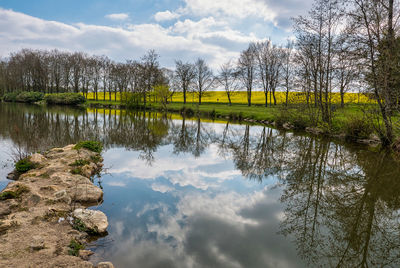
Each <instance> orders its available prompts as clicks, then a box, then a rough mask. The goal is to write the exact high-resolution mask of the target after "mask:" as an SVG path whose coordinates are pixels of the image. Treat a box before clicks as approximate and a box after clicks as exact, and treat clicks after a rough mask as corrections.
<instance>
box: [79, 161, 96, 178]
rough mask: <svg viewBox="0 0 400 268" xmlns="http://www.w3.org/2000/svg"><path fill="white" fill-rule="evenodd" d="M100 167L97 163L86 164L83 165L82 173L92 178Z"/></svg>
mask: <svg viewBox="0 0 400 268" xmlns="http://www.w3.org/2000/svg"><path fill="white" fill-rule="evenodd" d="M97 170H98V167H97V165H96V164H95V163H90V164H89V165H84V166H83V167H82V175H83V176H85V177H87V178H90V177H92V176H93V175H95V174H96V172H97Z"/></svg>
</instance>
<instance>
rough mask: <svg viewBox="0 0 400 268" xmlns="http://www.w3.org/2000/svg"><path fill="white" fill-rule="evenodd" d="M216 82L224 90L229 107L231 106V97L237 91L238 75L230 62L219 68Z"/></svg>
mask: <svg viewBox="0 0 400 268" xmlns="http://www.w3.org/2000/svg"><path fill="white" fill-rule="evenodd" d="M219 69H220V71H219V76H218V82H219V84H220V85H222V86H223V87H224V89H225V93H226V96H227V97H228V101H229V105H232V95H233V94H234V93H235V92H236V91H237V90H238V89H239V81H238V80H239V79H238V76H239V73H238V72H237V70H236V69H235V67H234V65H233V63H232V61H228V62H226V63H225V64H222V65H221V66H220V68H219Z"/></svg>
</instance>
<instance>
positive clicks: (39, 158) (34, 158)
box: [30, 153, 46, 165]
mask: <svg viewBox="0 0 400 268" xmlns="http://www.w3.org/2000/svg"><path fill="white" fill-rule="evenodd" d="M30 160H31V162H32V163H34V164H37V165H42V164H44V163H45V162H46V158H45V157H44V156H43V155H41V154H38V153H36V154H33V155H31V157H30Z"/></svg>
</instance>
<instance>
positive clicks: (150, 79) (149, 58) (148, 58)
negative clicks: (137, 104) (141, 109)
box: [141, 50, 160, 106]
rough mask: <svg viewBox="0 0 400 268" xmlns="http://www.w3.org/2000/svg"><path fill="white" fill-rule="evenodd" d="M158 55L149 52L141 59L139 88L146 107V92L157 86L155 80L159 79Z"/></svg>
mask: <svg viewBox="0 0 400 268" xmlns="http://www.w3.org/2000/svg"><path fill="white" fill-rule="evenodd" d="M158 58H159V55H158V54H157V53H156V52H155V50H149V51H148V52H147V53H146V54H145V55H144V56H143V57H142V58H141V61H142V76H143V87H142V88H141V90H142V93H143V102H144V105H145V106H146V99H147V92H150V91H151V90H152V88H153V87H154V86H155V85H156V84H157V79H159V77H160V70H159V62H158Z"/></svg>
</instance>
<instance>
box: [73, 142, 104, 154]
mask: <svg viewBox="0 0 400 268" xmlns="http://www.w3.org/2000/svg"><path fill="white" fill-rule="evenodd" d="M81 148H85V149H88V150H89V151H92V152H95V153H101V151H103V145H102V144H101V142H98V141H80V142H78V143H77V144H76V145H75V147H74V149H75V150H79V149H81Z"/></svg>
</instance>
